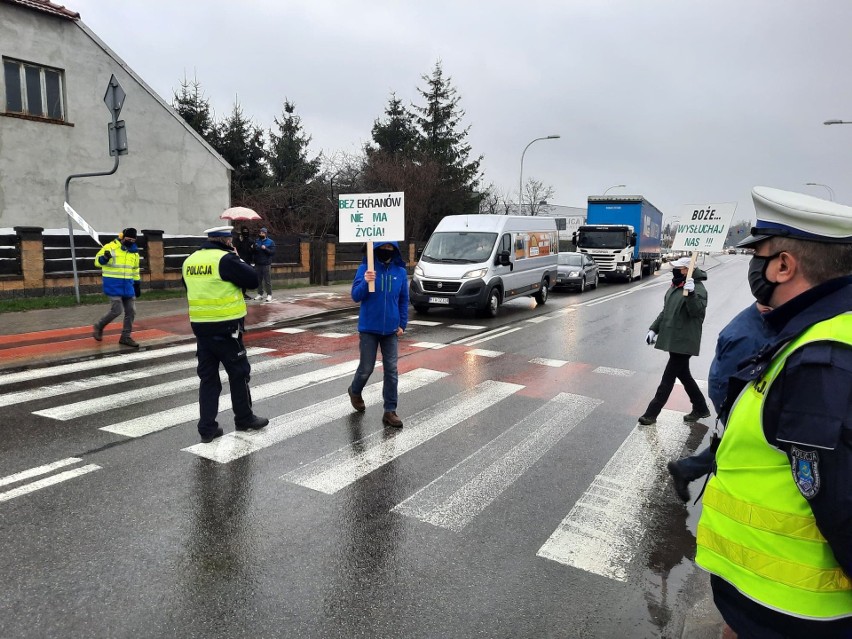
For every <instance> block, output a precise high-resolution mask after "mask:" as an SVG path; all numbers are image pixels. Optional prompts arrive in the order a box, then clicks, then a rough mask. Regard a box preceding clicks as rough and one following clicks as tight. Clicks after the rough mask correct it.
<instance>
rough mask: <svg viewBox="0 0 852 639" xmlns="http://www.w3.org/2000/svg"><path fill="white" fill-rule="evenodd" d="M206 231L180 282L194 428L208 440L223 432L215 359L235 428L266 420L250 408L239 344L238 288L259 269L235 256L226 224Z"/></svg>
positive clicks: (241, 309) (241, 310)
mask: <svg viewBox="0 0 852 639" xmlns="http://www.w3.org/2000/svg"><path fill="white" fill-rule="evenodd" d="M205 233H206V234H207V241H206V242H205V243H204V244H202V245H201V248H200V249H199V250H197V251H196V252H195V253H193V254H192V255H190V256H189V257H188V258H186V261H184V263H183V281H184V283H185V285H186V297H187V300H188V301H189V322H190V324H191V326H192V332H193V333H195V337H196V339H197V341H198V352H197V357H198V369H197V370H198V377H199V378H200V379H201V387H200V389H199V393H198V401H199V404H200V419H199V420H198V433H199V434H200V435H201V441H202V442H204V443H205V444H207V443H210V442H212V441H213V440H214V439H216V438H217V437H221V436H222V435H223V434H224V432H223V430H222V429H221V428H220V427H219V424H218V423H217V422H216V415H217V414H218V412H219V394H220V393H221V392H222V382H221V381H220V380H219V364H222V365H223V366H224V367H225V371H226V372H227V374H228V381H229V382H230V386H231V404H232V405H233V408H234V425H235V427H236V430H238V431H244V430H252V429H253V430H258V429H261V428H263V427H264V426H266V425H267V424H268V423H269V420H268V419H265V418H263V417H258V416H257V415H255V414H254V413H253V412H252V408H251V392H250V391H249V379H250V374H251V365H250V364H249V361H248V357H247V356H246V348H245V346H244V345H243V332H244V331H245V325H244V318H245V316H246V303H245V300H243V293H242V289H245V288H249V289H251V288H257V274H256V273H255V270H254V269H253V268H252V267H251V266H249V265H248V264H246V263H245V262H243V261H242V260H241V259H240V258H239V256H238V255H237V252H236V249H235V248H234V246H233V244H232V239H231V227H230V226H218V227H216V228H212V229H207V230H206V231H205Z"/></svg>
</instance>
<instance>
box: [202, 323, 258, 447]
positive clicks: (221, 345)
mask: <svg viewBox="0 0 852 639" xmlns="http://www.w3.org/2000/svg"><path fill="white" fill-rule="evenodd" d="M196 339H197V340H198V351H197V353H196V357H198V368H197V371H198V377H199V379H200V380H201V386H200V387H199V389H198V403H199V407H200V416H201V418H200V419H199V420H198V432H199V434H201V436H202V437H204V436H205V435H212V434H213V433H215V432H216V429H217V428H218V427H219V425H218V423H217V422H216V415H217V414H218V412H219V394H220V393H221V392H222V382H221V381H220V380H219V364H222V366H224V367H225V372H227V373H228V381H229V382H230V385H231V405H232V406H233V408H234V422H235V423H237V424H239V423H240V422H245V421H248V420H249V419H251V416H252V411H251V393H250V392H249V379H250V375H251V365H250V364H249V361H248V357H247V356H246V349H245V346H243V339H242V334H241V335H240V337H239V338H234V337H231V336H230V335H222V336H220V335H216V336H213V337H197V338H196Z"/></svg>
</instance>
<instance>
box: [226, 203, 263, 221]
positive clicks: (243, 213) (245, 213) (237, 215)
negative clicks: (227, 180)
mask: <svg viewBox="0 0 852 639" xmlns="http://www.w3.org/2000/svg"><path fill="white" fill-rule="evenodd" d="M219 219H220V220H259V219H261V217H260V216H259V215H258V214H257V213H255V212H254V211H252V210H251V209H247V208H246V207H244V206H233V207H231V208H229V209H227V210H226V211H225V212H224V213H222V215H220V216H219Z"/></svg>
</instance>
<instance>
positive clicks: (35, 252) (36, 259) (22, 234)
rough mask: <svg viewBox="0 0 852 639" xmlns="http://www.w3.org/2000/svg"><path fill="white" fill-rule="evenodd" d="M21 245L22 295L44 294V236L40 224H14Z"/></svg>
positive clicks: (39, 295)
mask: <svg viewBox="0 0 852 639" xmlns="http://www.w3.org/2000/svg"><path fill="white" fill-rule="evenodd" d="M13 228H14V230H15V233H17V235H18V244H19V246H20V247H21V258H20V259H21V273H22V274H23V276H24V290H23V295H24V296H27V297H29V296H31V297H43V296H44V238H43V237H42V232H43V231H44V229H43V228H41V227H40V226H15V227H13Z"/></svg>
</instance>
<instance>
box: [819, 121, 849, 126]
mask: <svg viewBox="0 0 852 639" xmlns="http://www.w3.org/2000/svg"><path fill="white" fill-rule="evenodd" d="M823 124H825V125H826V126H830V125H832V124H852V122H850V121H849V120H826V121H825V122H823Z"/></svg>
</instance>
